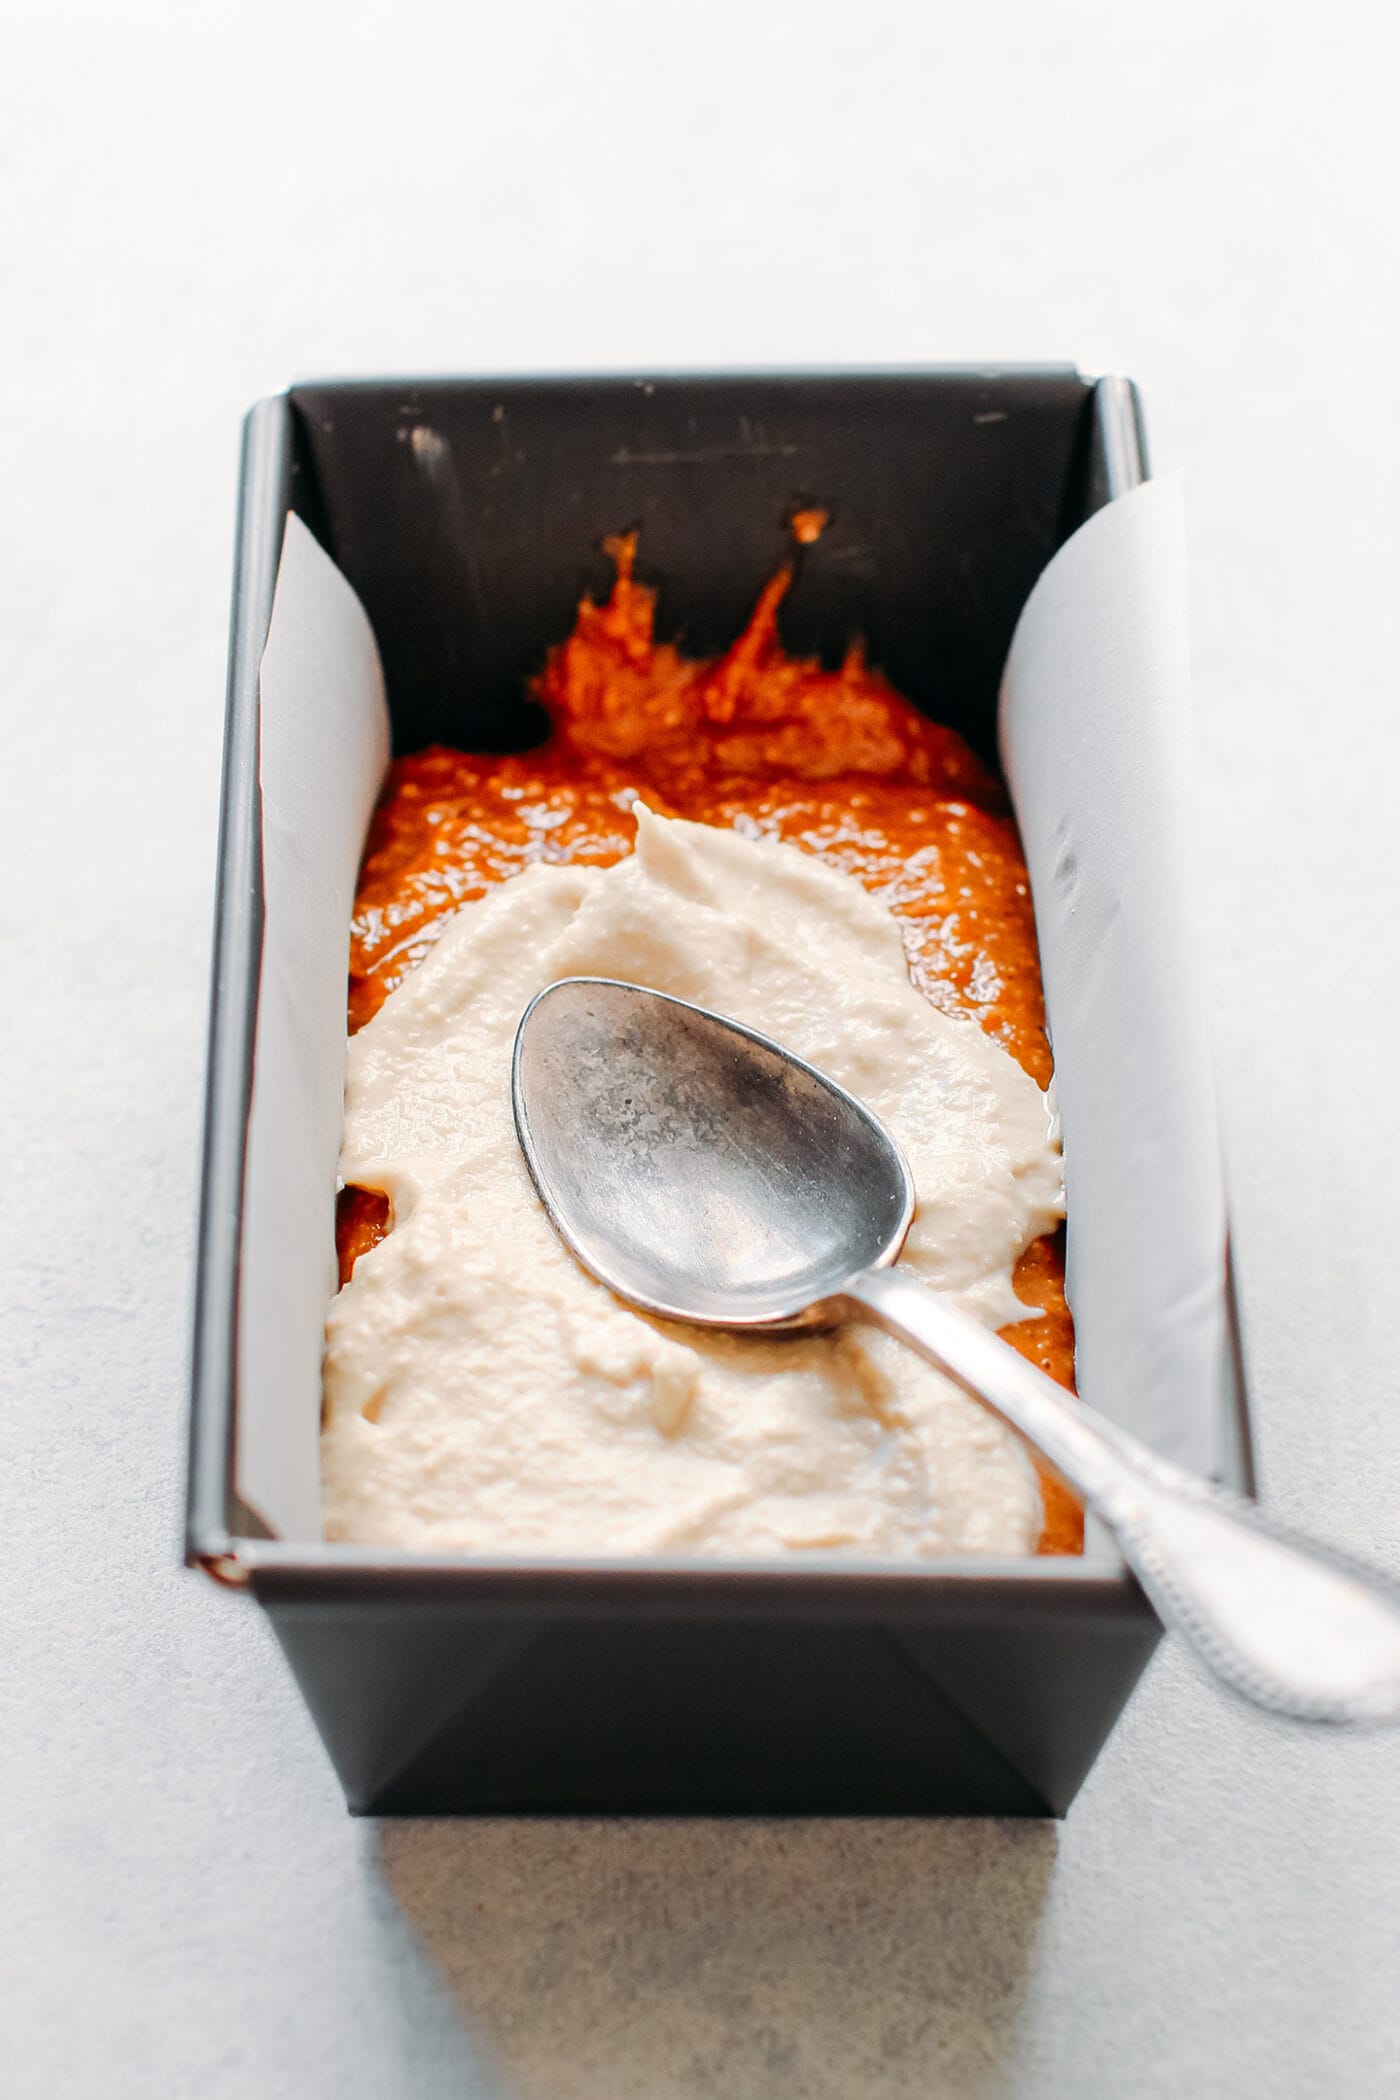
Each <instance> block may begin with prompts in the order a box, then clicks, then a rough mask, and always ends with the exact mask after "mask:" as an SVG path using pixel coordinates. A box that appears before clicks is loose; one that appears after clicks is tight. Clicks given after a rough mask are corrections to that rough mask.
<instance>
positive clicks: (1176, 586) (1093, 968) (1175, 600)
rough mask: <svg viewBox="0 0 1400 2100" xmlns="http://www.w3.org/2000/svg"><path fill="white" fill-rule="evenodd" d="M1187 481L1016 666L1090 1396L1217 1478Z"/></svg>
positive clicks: (1213, 1254)
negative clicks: (1194, 800)
mask: <svg viewBox="0 0 1400 2100" xmlns="http://www.w3.org/2000/svg"><path fill="white" fill-rule="evenodd" d="M1190 737H1191V725H1190V668H1189V660H1188V645H1187V625H1186V549H1185V533H1184V527H1183V518H1182V500H1181V483H1180V478H1179V477H1178V476H1174V475H1173V476H1168V477H1166V478H1165V479H1163V480H1161V481H1149V482H1145V483H1143V485H1142V486H1141V487H1140V488H1137V489H1134V490H1132V491H1131V493H1130V494H1128V495H1125V496H1121V497H1119V499H1118V500H1117V501H1116V502H1114V503H1111V504H1109V505H1107V506H1106V507H1105V508H1104V509H1103V510H1100V511H1097V512H1096V513H1095V514H1094V516H1093V517H1092V518H1090V519H1089V520H1088V522H1087V523H1086V524H1084V525H1082V526H1081V527H1080V529H1079V531H1078V532H1076V533H1075V534H1074V536H1073V537H1072V538H1071V539H1070V540H1068V541H1067V542H1066V543H1065V545H1064V546H1063V547H1062V548H1061V549H1060V551H1059V553H1058V554H1057V555H1056V556H1055V558H1054V560H1053V561H1052V562H1051V563H1050V564H1049V566H1048V567H1047V568H1046V570H1045V572H1044V574H1043V575H1042V576H1041V578H1040V580H1039V582H1038V583H1037V585H1036V587H1035V589H1034V591H1033V592H1032V593H1031V596H1030V598H1029V600H1028V601H1027V604H1026V607H1025V610H1024V612H1023V613H1022V615H1021V618H1020V621H1019V623H1018V624H1017V628H1016V633H1015V635H1014V637H1013V639H1012V644H1011V650H1010V653H1009V655H1008V657H1007V663H1006V672H1005V676H1004V679H1003V683H1002V695H1001V745H1002V762H1003V765H1004V767H1005V770H1006V777H1007V780H1008V782H1009V784H1010V787H1011V793H1012V797H1013V800H1014V802H1015V805H1016V814H1017V818H1018V821H1019V823H1020V826H1021V836H1022V840H1023V842H1024V844H1025V849H1026V859H1027V862H1028V864H1029V867H1030V872H1031V885H1032V892H1033V895H1034V898H1035V911H1036V924H1037V931H1038V935H1039V940H1040V957H1041V967H1042V972H1043V975H1044V980H1045V998H1046V1007H1047V1011H1048V1014H1049V1019H1050V1033H1051V1038H1052V1041H1053V1044H1054V1050H1055V1089H1056V1095H1057V1098H1058V1101H1059V1106H1060V1116H1061V1122H1062V1125H1063V1130H1064V1143H1065V1184H1066V1200H1067V1208H1068V1214H1069V1272H1068V1294H1069V1299H1070V1305H1071V1309H1072V1310H1073V1313H1074V1319H1075V1335H1076V1361H1077V1369H1078V1380H1079V1390H1080V1392H1081V1394H1082V1395H1083V1397H1084V1399H1085V1400H1087V1401H1088V1402H1089V1404H1090V1405H1091V1406H1093V1407H1097V1408H1099V1409H1101V1410H1102V1412H1103V1413H1104V1414H1106V1415H1109V1416H1111V1417H1112V1418H1113V1419H1114V1420H1116V1421H1118V1422H1121V1423H1122V1424H1123V1425H1124V1427H1125V1428H1129V1429H1131V1430H1133V1431H1134V1432H1135V1433H1136V1434H1137V1435H1139V1436H1141V1437H1143V1438H1144V1439H1145V1440H1146V1441H1147V1442H1148V1443H1149V1444H1151V1445H1152V1446H1153V1447H1154V1448H1155V1449H1156V1450H1158V1451H1161V1452H1163V1453H1164V1454H1166V1455H1167V1456H1170V1457H1173V1458H1176V1459H1179V1460H1180V1461H1181V1462H1182V1463H1183V1464H1185V1465H1190V1466H1194V1467H1195V1468H1196V1469H1197V1470H1199V1471H1202V1472H1214V1471H1216V1470H1217V1468H1218V1467H1219V1464H1220V1460H1221V1452H1222V1445H1223V1433H1224V1423H1225V1412H1224V1411H1225V1408H1226V1406H1227V1404H1228V1385H1227V1377H1228V1372H1227V1364H1228V1329H1227V1324H1226V1298H1225V1195H1224V1188H1223V1184H1222V1174H1221V1160H1220V1142H1219V1136H1218V1131H1217V1124H1216V1109H1215V1091H1214V1083H1213V1079H1212V1073H1211V1064H1210V1050H1209V1044H1208V1041H1207V1035H1206V1008H1205V998H1204V990H1203V986H1202V982H1201V949H1200V944H1199V940H1198V938H1197V932H1196V912H1195V907H1194V901H1193V900H1194V891H1195V883H1194V868H1195V856H1194V854H1193V851H1192V841H1191V743H1190Z"/></svg>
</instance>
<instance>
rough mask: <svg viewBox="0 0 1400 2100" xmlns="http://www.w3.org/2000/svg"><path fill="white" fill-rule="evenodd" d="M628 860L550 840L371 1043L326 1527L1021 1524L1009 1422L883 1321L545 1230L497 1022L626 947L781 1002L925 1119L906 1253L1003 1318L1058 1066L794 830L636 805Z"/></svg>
mask: <svg viewBox="0 0 1400 2100" xmlns="http://www.w3.org/2000/svg"><path fill="white" fill-rule="evenodd" d="M637 815H638V832H637V847H636V851H635V852H634V853H633V854H632V855H631V856H630V857H629V858H627V859H625V860H623V861H621V862H619V863H618V864H617V865H616V866H615V867H611V868H607V869H597V868H574V867H568V868H565V867H549V866H543V865H540V866H535V867H531V868H528V869H526V870H525V871H524V872H523V873H521V874H520V875H517V876H515V877H513V878H512V879H511V880H510V881H508V882H506V883H503V884H502V885H501V886H500V887H499V888H497V889H494V890H492V891H491V892H490V893H488V895H486V896H485V897H483V898H481V899H480V900H479V901H477V902H475V903H471V904H468V905H465V906H464V907H463V908H462V909H461V911H460V912H459V913H458V914H457V916H456V917H455V919H454V920H453V921H452V923H451V925H450V926H449V927H448V929H447V931H446V932H445V933H444V934H443V936H442V938H441V940H440V941H439V942H438V943H437V945H436V946H435V947H434V949H433V950H432V952H431V953H430V954H429V956H428V957H427V959H426V960H425V961H424V962H423V963H422V964H421V965H420V966H419V967H418V969H416V970H415V971H413V972H412V974H411V975H410V976H409V977H408V978H406V979H405V981H404V982H403V983H402V984H401V985H400V986H399V987H398V988H397V990H395V991H394V992H392V993H391V994H390V996H389V998H388V999H387V1000H386V1002H385V1004H384V1005H383V1007H382V1008H381V1009H380V1011H379V1013H378V1014H377V1015H376V1016H375V1017H374V1019H373V1020H372V1021H370V1022H369V1023H368V1024H367V1026H366V1027H364V1028H363V1029H362V1030H361V1031H360V1033H359V1034H358V1035H357V1036H355V1038H354V1039H353V1041H352V1042H351V1045H350V1061H349V1077H348V1082H347V1090H346V1117H345V1140H344V1146H343V1150H342V1154H341V1174H342V1177H343V1179H344V1181H345V1182H346V1183H356V1184H359V1185H360V1186H363V1187H367V1188H371V1189H380V1190H383V1191H384V1193H385V1194H386V1195H387V1196H388V1198H389V1201H390V1204H391V1206H392V1214H393V1229H392V1231H391V1232H390V1233H389V1235H388V1237H387V1238H386V1239H384V1240H383V1241H382V1242H381V1243H380V1244H379V1245H378V1246H376V1247H374V1248H372V1249H371V1250H370V1251H369V1252H368V1253H366V1254H363V1255H361V1257H360V1259H359V1261H358V1263H357V1264H356V1267H355V1271H354V1274H353V1276H352V1277H351V1279H350V1281H349V1282H348V1283H347V1284H346V1285H345V1287H344V1289H343V1290H342V1291H341V1292H340V1293H339V1295H338V1296H337V1297H336V1298H335V1299H334V1301H333V1302H332V1305H331V1308H330V1313H329V1317H328V1320H327V1329H326V1359H325V1402H326V1408H325V1428H324V1433H323V1440H322V1457H323V1497H324V1513H325V1525H326V1534H327V1536H328V1537H329V1538H332V1539H358V1540H363V1541H369V1542H377V1543H382V1544H388V1545H395V1546H401V1547H410V1548H418V1549H422V1550H427V1551H435V1550H436V1551H442V1550H447V1549H453V1550H461V1549H466V1550H469V1551H484V1552H499V1553H503V1554H510V1555H520V1554H525V1555H530V1556H541V1555H543V1556H549V1557H554V1556H559V1555H608V1556H613V1555H619V1554H623V1555H656V1554H672V1553H673V1554H704V1555H713V1556H723V1557H726V1558H730V1559H734V1558H740V1557H743V1558H750V1559H756V1558H770V1557H773V1556H787V1555H792V1554H801V1553H811V1552H818V1551H820V1552H837V1553H843V1554H847V1555H854V1556H860V1557H869V1558H881V1559H888V1558H897V1559H909V1558H917V1557H923V1556H927V1555H936V1554H960V1553H971V1554H1020V1553H1029V1552H1032V1551H1034V1548H1035V1545H1036V1541H1037V1538H1038V1536H1039V1531H1040V1524H1041V1507H1040V1496H1039V1490H1038V1488H1037V1485H1036V1479H1035V1474H1034V1471H1033V1469H1032V1467H1031V1465H1030V1463H1029V1461H1028V1460H1027V1458H1026V1457H1025V1455H1024V1453H1023V1451H1022V1450H1021V1447H1020V1446H1019V1444H1018V1443H1017V1441H1016V1439H1015V1438H1014V1437H1013V1436H1012V1435H1011V1433H1010V1432H1009V1431H1008V1430H1006V1429H1004V1428H1003V1427H1002V1426H1001V1425H1000V1424H999V1423H998V1422H996V1421H995V1420H994V1419H993V1418H992V1417H991V1416H990V1415H988V1414H986V1413H984V1411H983V1410H982V1409H981V1408H979V1407H978V1406H977V1405H976V1403H975V1402H973V1401H970V1400H968V1399H967V1398H965V1397H964V1396H963V1395H962V1394H961V1393H960V1392H958V1391H957V1389H956V1388H955V1387H954V1386H952V1385H951V1384H950V1383H949V1382H948V1381H947V1380H945V1379H943V1378H941V1377H940V1376H939V1375H938V1374H937V1373H936V1372H934V1371H932V1370H930V1369H929V1368H928V1367H927V1366H925V1365H924V1364H923V1363H921V1362H920V1361H919V1360H918V1359H917V1358H915V1357H914V1356H913V1355H911V1354H910V1353H909V1351H908V1350H906V1349H903V1348H901V1347H900V1346H899V1345H898V1344H896V1343H894V1342H893V1341H891V1340H889V1339H888V1338H887V1337H885V1336H883V1335H880V1334H877V1333H876V1332H875V1331H874V1330H872V1329H869V1328H856V1327H851V1328H847V1329H844V1330H842V1331H841V1332H839V1333H834V1334H822V1335H811V1336H807V1335H804V1336H793V1337H774V1338H772V1339H768V1340H764V1339H760V1338H757V1337H738V1336H727V1335H722V1334H714V1333H710V1332H706V1331H702V1330H700V1329H697V1328H690V1327H682V1326H678V1325H672V1324H668V1323H665V1322H661V1321H657V1320H651V1319H648V1318H645V1317H643V1316H642V1315H640V1314H637V1313H633V1312H630V1311H628V1310H627V1308H626V1307H624V1306H623V1305H621V1304H620V1303H619V1302H618V1300H617V1299H615V1298H614V1297H612V1296H611V1294H610V1293H609V1292H608V1291H606V1290H605V1289H603V1288H602V1286H601V1285H599V1284H597V1283H594V1282H593V1281H592V1279H591V1278H589V1277H588V1276H586V1275H585V1274H584V1272H583V1271H582V1270H581V1269H580V1268H579V1267H578V1266H577V1264H576V1263H575V1262H574V1260H573V1258H572V1256H571V1255H569V1254H568V1253H567V1252H566V1251H565V1249H564V1247H563V1245H562V1244H561V1242H560V1241H559V1240H558V1239H557V1237H556V1236H555V1233H554V1231H553V1229H552V1227H551V1226H550V1224H549V1222H548V1220H547V1218H546V1217H545V1214H544V1211H543V1209H542V1208H541V1206H540V1203H539V1200H538V1198H537V1197H536V1195H535V1193H534V1190H533V1188H532V1186H531V1184H530V1180H529V1176H528V1174H527V1172H526V1169H525V1165H524V1161H523V1159H522V1158H521V1155H520V1151H519V1148H518V1146H517V1143H516V1138H515V1130H514V1124H513V1121H512V1117H511V1103H510V1053H511V1046H512V1042H513V1039H514V1035H515V1029H516V1026H517V1024H518V1022H519V1019H520V1015H521V1013H522V1011H523V1010H524V1008H525V1006H526V1004H527V1003H528V1001H529V1000H530V999H531V998H532V997H533V995H534V994H535V993H536V992H538V991H540V990H542V989H543V988H544V986H545V985H547V984H550V983H552V982H553V981H554V980H555V979H556V978H559V977H571V976H603V977H622V978H626V979H629V980H631V981H633V982H635V983H640V984H646V985H651V986H653V987H655V988H656V989H657V990H659V991H665V992H672V993H675V994H676V995H678V996H679V997H681V998H685V999H691V1000H695V1001H697V1002H698V1003H699V1004H701V1005H704V1006H709V1007H713V1008H715V1009H716V1010H717V1011H719V1012H721V1013H726V1014H730V1015H733V1016H734V1017H735V1018H736V1019H738V1020H740V1021H744V1022H746V1023H748V1024H749V1025H750V1026H751V1027H754V1028H757V1029H760V1030H761V1031H762V1032H763V1033H764V1034H767V1035H771V1036H773V1037H774V1038H776V1040H777V1041H779V1042H781V1043H783V1044H785V1045H787V1046H788V1047H789V1048H790V1049H792V1050H794V1051H796V1052H797V1053H798V1055H799V1056H801V1057H805V1058H807V1059H808V1060H809V1061H810V1062H811V1063H813V1064H815V1065H817V1066H819V1067H820V1068H821V1069H822V1070H823V1071H825V1072H828V1073H830V1075H831V1076H832V1077H833V1078H834V1079H836V1080H838V1081H839V1082H840V1083H841V1084H842V1085H843V1086H846V1087H848V1088H849V1089H850V1090H851V1091H852V1092H853V1093H855V1094H858V1095H859V1096H860V1097H861V1098H862V1099H863V1100H865V1101H866V1102H868V1103H869V1105H870V1106H871V1107H872V1108H873V1109H874V1110H875V1112H876V1113H877V1114H878V1115H880V1116H881V1117H882V1118H883V1119H884V1121H885V1122H886V1123H887V1124H888V1125H889V1127H890V1129H891V1130H892V1131H893V1132H894V1134H895V1136H896V1137H897V1138H898V1139H899V1141H900V1143H901V1145H902V1146H903V1148H904V1151H905V1155H906V1157H907V1159H908V1161H909V1164H910V1166H911V1168H912V1170H913V1174H914V1181H915V1185H916V1187H917V1189H918V1196H919V1201H918V1208H917V1211H916V1213H915V1217H914V1223H913V1226H912V1228H911V1230H910V1234H909V1239H908V1243H907V1246H906V1249H905V1252H904V1254H903V1256H902V1260H903V1261H904V1263H905V1264H906V1265H907V1266H908V1267H909V1268H910V1269H911V1270H913V1271H914V1272H915V1273H916V1274H917V1275H919V1276H921V1277H922V1278H923V1279H924V1280H925V1281H926V1282H928V1283H929V1284H931V1285H932V1286H933V1287H934V1288H935V1289H937V1290H941V1291H945V1292H946V1293H947V1294H948V1295H949V1297H950V1298H951V1299H953V1300H954V1302H955V1303H957V1304H958V1305H960V1306H962V1307H963V1308H964V1310H966V1311H967V1312H970V1313H972V1314H973V1315H975V1317H976V1318H978V1319H979V1320H982V1321H984V1322H985V1324H986V1325H987V1326H989V1327H992V1328H1000V1327H1004V1326H1006V1325H1008V1324H1009V1323H1010V1322H1012V1321H1014V1320H1017V1319H1019V1318H1024V1317H1031V1316H1033V1315H1031V1314H1030V1313H1029V1310H1028V1309H1027V1308H1025V1307H1023V1306H1021V1305H1020V1304H1019V1303H1018V1301H1017V1299H1016V1297H1015V1294H1014V1292H1013V1290H1012V1272H1013V1270H1014V1268H1015V1265H1016V1262H1017V1260H1018V1258H1019V1256H1020V1255H1021V1253H1022V1252H1023V1251H1024V1249H1025V1248H1026V1247H1027V1246H1028V1245H1029V1244H1030V1242H1031V1241H1032V1240H1034V1239H1035V1238H1037V1237H1038V1236H1039V1235H1040V1234H1041V1233H1043V1232H1046V1231H1049V1230H1050V1229H1052V1228H1053V1226H1054V1225H1055V1223H1056V1222H1057V1221H1058V1219H1059V1218H1060V1217H1061V1216H1062V1214H1063V1185H1062V1176H1061V1163H1060V1154H1059V1146H1058V1141H1057V1135H1056V1131H1055V1127H1054V1119H1053V1115H1052V1113H1051V1111H1050V1106H1049V1102H1048V1099H1047V1097H1046V1095H1044V1094H1043V1093H1042V1092H1041V1091H1040V1089H1039V1088H1038V1087H1037V1086H1036V1085H1035V1083H1034V1081H1033V1080H1031V1079H1030V1078H1028V1077H1027V1075H1026V1074H1025V1073H1024V1072H1023V1071H1022V1070H1021V1068H1020V1066H1019V1065H1018V1064H1016V1063H1015V1061H1014V1060H1013V1059H1012V1058H1011V1057H1010V1056H1009V1055H1008V1054H1007V1052H1006V1051H1005V1050H1003V1049H1002V1048H1001V1047H1000V1045H999V1044H997V1043H995V1042H993V1041H992V1039H991V1038H990V1037H989V1036H987V1035H985V1034H983V1032H982V1031H981V1030H980V1029H979V1028H978V1027H977V1026H976V1024H975V1023H973V1022H971V1021H964V1020H959V1019H955V1018H952V1017H950V1016H948V1015H946V1014H942V1013H940V1012H938V1010H937V1009H936V1008H934V1007H933V1006H931V1005H930V1004H929V1003H928V1001H927V1000H926V999H925V998H924V997H923V996H922V995H921V994H920V993H919V992H917V991H915V989H914V988H913V986H912V985H911V984H910V982H909V977H908V972H907V969H906V965H905V956H904V946H903V941H902V938H901V935H900V931H899V926H898V923H897V921H896V920H895V919H894V918H893V917H892V916H891V914H890V913H889V912H888V911H887V910H886V909H885V907H884V906H883V905H882V904H881V903H880V902H879V900H878V898H874V897H871V896H870V895H868V894H867V892H866V891H865V890H864V889H863V888H862V887H861V886H860V884H859V883H857V882H856V881H855V880H854V879H853V878H852V877H850V876H847V875H845V874H842V873H841V872H839V871H838V870H836V869H834V868H832V867H830V866H828V865H826V864H824V863H823V862H821V861H818V860H816V859H814V858H813V857H812V856H810V855H808V854H805V853H802V852H801V851H799V850H798V849H797V848H796V847H792V846H786V845H779V844H775V843H773V842H771V841H767V840H760V839H753V838H748V837H744V836H741V835H740V834H739V833H737V832H734V831H728V830H721V829H718V828H714V827H711V826H708V825H703V824H689V823H683V822H679V821H671V820H668V819H664V818H661V817H657V816H654V815H652V814H651V813H650V812H649V811H647V810H645V809H643V808H639V809H638V812H637Z"/></svg>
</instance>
